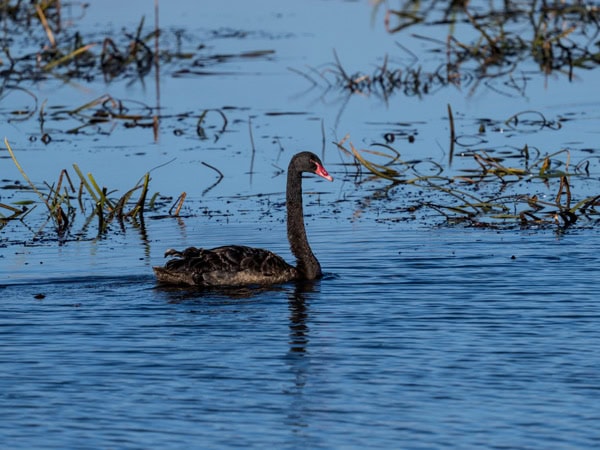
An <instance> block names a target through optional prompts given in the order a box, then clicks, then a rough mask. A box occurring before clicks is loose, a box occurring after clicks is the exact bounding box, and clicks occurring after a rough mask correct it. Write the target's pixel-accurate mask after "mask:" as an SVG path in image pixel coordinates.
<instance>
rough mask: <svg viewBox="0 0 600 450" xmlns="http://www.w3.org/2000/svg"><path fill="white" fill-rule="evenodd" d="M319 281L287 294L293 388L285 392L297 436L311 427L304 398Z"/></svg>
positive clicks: (288, 354)
mask: <svg viewBox="0 0 600 450" xmlns="http://www.w3.org/2000/svg"><path fill="white" fill-rule="evenodd" d="M318 288H319V282H318V281H317V282H314V281H313V282H303V283H297V284H296V285H295V288H294V290H293V291H289V293H288V308H289V312H290V321H289V345H290V347H289V351H288V353H287V357H286V361H287V364H288V366H289V368H290V374H291V380H292V386H291V387H290V388H288V389H287V390H286V394H288V395H289V396H290V398H291V404H290V406H289V409H288V414H287V422H288V424H289V425H290V427H291V431H292V434H294V435H298V434H299V433H301V432H302V430H306V428H307V427H308V417H307V414H309V413H308V408H307V407H308V405H307V402H306V399H305V398H304V387H305V385H306V382H307V380H308V374H309V372H310V352H309V348H308V344H309V342H310V327H309V325H308V322H309V307H310V303H309V300H308V299H309V298H310V296H311V295H310V294H312V293H315V292H318Z"/></svg>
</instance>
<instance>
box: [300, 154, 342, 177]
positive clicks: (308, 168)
mask: <svg viewBox="0 0 600 450" xmlns="http://www.w3.org/2000/svg"><path fill="white" fill-rule="evenodd" d="M292 167H294V168H295V169H296V170H297V171H298V172H311V173H314V174H316V175H319V176H320V177H323V178H325V179H326V180H327V181H333V177H332V176H331V175H329V172H327V170H326V169H325V167H323V163H322V162H321V160H320V159H319V157H318V156H317V155H315V154H314V153H312V152H300V153H298V154H296V155H295V156H294V157H293V158H292V160H291V161H290V169H291V168H292Z"/></svg>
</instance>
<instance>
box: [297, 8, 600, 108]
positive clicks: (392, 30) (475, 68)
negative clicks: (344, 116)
mask: <svg viewBox="0 0 600 450" xmlns="http://www.w3.org/2000/svg"><path fill="white" fill-rule="evenodd" d="M390 3H391V2H389V1H387V0H375V1H374V7H373V21H377V19H378V18H379V17H380V16H381V14H380V13H381V11H382V10H383V24H384V26H385V29H386V31H387V32H388V33H389V34H390V35H391V36H394V37H396V35H398V34H400V33H401V32H410V31H411V30H412V28H413V27H416V26H417V25H418V27H419V30H422V29H423V28H431V29H433V27H436V28H437V29H440V28H442V29H443V27H446V28H447V30H448V31H447V36H446V38H445V39H444V38H433V37H431V36H429V35H425V34H423V33H422V31H420V32H419V33H413V34H411V35H410V38H411V39H415V40H416V41H419V42H421V43H425V44H428V45H430V46H431V47H430V49H429V54H430V55H432V58H431V60H432V61H433V63H432V67H428V66H427V64H428V63H430V61H427V59H425V61H423V60H422V55H421V56H417V55H416V54H415V53H414V52H412V51H411V50H410V49H408V48H407V47H406V46H405V45H401V44H400V43H398V42H397V46H398V54H392V55H381V56H382V57H383V63H381V64H379V65H378V66H377V67H376V68H375V69H374V70H372V71H370V72H365V71H359V72H352V71H350V70H348V69H347V68H344V66H343V63H342V61H341V60H340V59H339V58H338V56H337V55H335V61H334V62H333V63H332V64H329V65H328V66H327V67H326V69H325V70H317V69H310V70H309V71H307V72H300V73H301V74H302V75H303V76H304V77H305V78H307V79H308V80H310V81H311V83H313V84H314V85H320V86H323V87H324V88H326V89H332V88H337V89H340V90H342V91H346V92H349V93H351V94H367V95H374V96H377V97H381V98H383V99H388V98H389V97H390V96H391V95H393V94H400V95H406V96H425V95H428V94H432V93H434V92H437V91H438V90H439V89H441V88H444V87H456V88H460V89H462V88H468V90H469V92H471V93H473V92H475V91H476V90H477V89H478V88H480V87H481V86H482V85H483V86H485V87H487V88H491V89H497V90H499V91H500V92H501V93H502V94H504V95H508V96H522V95H524V94H525V91H526V88H527V81H528V79H529V75H530V74H532V73H535V72H541V73H543V74H545V75H550V74H553V75H556V74H560V75H563V76H565V77H567V78H568V79H569V80H572V79H573V78H574V76H575V75H574V73H575V71H576V70H588V69H594V68H596V67H598V65H599V64H600V46H599V43H600V6H598V5H597V4H594V3H590V2H586V1H569V2H566V1H547V0H544V1H521V0H504V1H489V2H487V1H486V2H470V1H452V2H447V1H440V0H429V1H424V2H414V1H411V0H405V1H400V2H397V3H399V5H396V2H394V6H393V7H392V6H390V5H389V4H390ZM440 34H443V33H440ZM406 37H407V36H406V35H403V40H405V39H406ZM406 59H408V62H407V63H405V64H398V63H392V61H398V60H406ZM440 59H442V60H443V61H442V62H441V63H440ZM430 65H431V64H430ZM494 80H498V82H497V83H493V81H494Z"/></svg>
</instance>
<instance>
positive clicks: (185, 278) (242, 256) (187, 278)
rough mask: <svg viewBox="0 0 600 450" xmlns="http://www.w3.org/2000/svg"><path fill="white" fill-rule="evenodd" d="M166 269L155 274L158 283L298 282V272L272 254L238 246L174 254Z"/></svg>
mask: <svg viewBox="0 0 600 450" xmlns="http://www.w3.org/2000/svg"><path fill="white" fill-rule="evenodd" d="M169 254H170V255H173V256H175V258H173V259H171V260H169V261H168V262H167V264H166V265H165V266H164V268H161V267H156V268H154V272H155V273H156V276H157V278H158V281H159V282H162V283H169V284H187V285H195V286H239V285H248V284H273V283H283V282H287V281H290V280H293V279H295V278H297V276H298V273H297V271H296V269H295V268H294V267H292V266H290V265H289V264H288V263H286V262H285V261H284V260H283V259H282V258H281V257H279V256H277V255H276V254H274V253H273V252H270V251H268V250H263V249H260V248H251V247H245V246H239V245H230V246H225V247H217V248H213V249H211V250H205V249H202V248H195V247H190V248H187V249H185V250H184V251H182V252H178V251H175V250H172V251H170V252H169Z"/></svg>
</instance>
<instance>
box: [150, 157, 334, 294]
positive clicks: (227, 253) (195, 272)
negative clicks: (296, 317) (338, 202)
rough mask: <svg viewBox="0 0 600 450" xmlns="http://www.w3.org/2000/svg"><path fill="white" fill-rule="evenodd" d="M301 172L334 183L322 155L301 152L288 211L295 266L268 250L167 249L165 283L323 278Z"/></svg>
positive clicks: (290, 178)
mask: <svg viewBox="0 0 600 450" xmlns="http://www.w3.org/2000/svg"><path fill="white" fill-rule="evenodd" d="M302 172H311V173H314V174H317V175H319V176H321V177H323V178H325V179H326V180H329V181H333V177H332V176H331V175H329V173H327V170H325V168H324V167H323V163H322V162H321V160H320V159H319V157H318V156H317V155H315V154H314V153H311V152H301V153H298V154H296V155H294V157H293V158H292V160H291V161H290V165H289V166H288V175H287V188H286V208H287V234H288V240H289V242H290V248H291V250H292V253H293V254H294V256H295V257H296V262H297V265H296V267H294V266H291V265H289V264H288V263H286V262H285V261H284V260H283V258H281V257H280V256H277V255H276V254H275V253H272V252H270V251H268V250H263V249H260V248H251V247H245V246H242V245H227V246H224V247H217V248H213V249H211V250H206V249H203V248H195V247H190V248H187V249H185V250H183V251H181V252H180V251H177V250H173V249H170V250H167V251H166V253H165V257H167V256H173V257H174V259H171V260H169V261H167V263H166V264H165V266H164V267H154V268H153V269H154V273H155V274H156V278H157V280H158V282H159V283H161V284H171V285H173V284H175V285H188V286H198V287H219V286H243V285H253V284H258V285H269V284H277V283H286V282H288V281H292V280H314V279H317V278H321V277H322V276H323V273H322V272H321V265H320V264H319V261H317V258H316V257H315V255H314V254H313V252H312V250H311V248H310V245H309V244H308V240H307V238H306V230H305V228H304V213H303V210H302Z"/></svg>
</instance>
